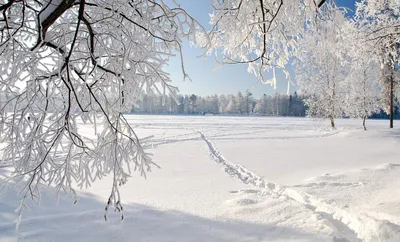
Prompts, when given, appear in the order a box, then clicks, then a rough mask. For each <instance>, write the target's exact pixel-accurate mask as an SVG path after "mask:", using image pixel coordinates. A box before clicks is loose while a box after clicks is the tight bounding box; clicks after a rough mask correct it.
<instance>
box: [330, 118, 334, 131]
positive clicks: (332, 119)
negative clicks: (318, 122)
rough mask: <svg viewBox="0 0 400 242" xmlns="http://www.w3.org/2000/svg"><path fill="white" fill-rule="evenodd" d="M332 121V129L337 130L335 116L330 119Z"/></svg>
mask: <svg viewBox="0 0 400 242" xmlns="http://www.w3.org/2000/svg"><path fill="white" fill-rule="evenodd" d="M330 120H331V128H332V129H335V119H334V118H333V116H331V117H330Z"/></svg>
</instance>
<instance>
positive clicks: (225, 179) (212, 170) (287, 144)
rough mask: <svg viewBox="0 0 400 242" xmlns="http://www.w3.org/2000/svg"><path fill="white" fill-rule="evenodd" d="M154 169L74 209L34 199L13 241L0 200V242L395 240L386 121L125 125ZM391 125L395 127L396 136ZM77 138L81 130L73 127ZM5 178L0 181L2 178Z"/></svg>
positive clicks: (394, 186) (399, 228) (397, 214)
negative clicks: (116, 194)
mask: <svg viewBox="0 0 400 242" xmlns="http://www.w3.org/2000/svg"><path fill="white" fill-rule="evenodd" d="M128 118H129V119H130V120H131V122H132V124H133V125H135V126H136V130H137V132H138V134H139V135H140V136H142V137H145V136H149V135H154V138H152V139H150V140H148V141H147V143H146V144H145V146H146V147H147V149H148V151H150V152H151V153H153V154H154V155H153V160H154V161H155V162H156V163H157V164H158V165H160V166H161V169H154V170H153V171H152V172H151V173H149V174H148V178H147V180H145V179H143V178H142V177H140V176H139V175H138V174H133V176H132V177H131V179H130V180H129V182H128V183H127V184H126V185H125V186H124V187H122V189H121V191H122V201H123V203H124V210H125V213H124V215H125V219H124V220H123V221H122V222H121V221H120V220H119V214H118V213H114V212H111V213H110V216H109V219H108V221H105V220H104V217H103V214H104V207H105V203H106V200H107V197H108V195H109V191H110V187H111V181H110V179H108V178H105V179H103V180H101V181H99V182H96V183H95V184H94V185H93V186H92V187H91V188H89V189H87V190H85V191H81V192H80V193H79V195H80V201H79V202H78V203H77V204H73V201H72V199H71V198H69V197H66V196H61V197H60V199H59V201H57V199H56V197H55V195H54V192H53V191H52V190H51V189H46V190H43V194H42V202H41V204H40V206H37V205H34V204H32V205H31V206H30V207H31V211H29V212H25V213H24V214H23V218H22V222H21V225H20V228H19V231H18V232H15V220H16V214H15V212H14V210H15V208H16V206H18V204H19V201H20V199H21V198H20V197H18V196H17V195H16V192H15V191H14V190H12V189H11V188H10V189H9V190H6V191H3V192H2V193H1V194H0V241H2V242H3V241H134V242H139V241H149V242H153V241H154V242H166V241H171V242H191V241H207V242H211V241H226V242H228V241H229V242H232V241H244V242H256V241H296V242H297V241H316V242H317V241H318V242H321V241H337V242H338V241H368V242H379V241H390V242H399V241H400V149H399V147H400V130H399V129H395V130H389V129H388V128H387V126H388V121H377V120H369V121H368V123H367V124H368V128H369V130H368V131H366V132H364V131H363V130H362V127H361V121H359V120H339V121H338V123H337V126H338V129H337V130H330V129H329V124H328V122H325V121H320V120H312V119H296V118H261V117H260V118H257V117H204V116H201V117H200V116H199V117H192V116H128ZM399 125H400V123H399V122H397V123H395V126H399ZM82 129H87V130H88V132H89V129H88V128H87V126H86V125H82ZM5 173H6V170H5V169H3V170H0V174H5Z"/></svg>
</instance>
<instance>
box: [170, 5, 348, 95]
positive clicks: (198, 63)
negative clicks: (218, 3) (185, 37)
mask: <svg viewBox="0 0 400 242" xmlns="http://www.w3.org/2000/svg"><path fill="white" fill-rule="evenodd" d="M176 1H177V2H178V3H179V4H181V7H182V8H184V9H185V10H186V11H187V12H188V13H189V14H190V15H192V16H193V17H194V18H196V19H197V20H198V21H199V22H200V23H201V24H202V25H203V26H204V27H206V28H207V29H208V28H209V27H210V25H209V13H211V12H212V8H211V4H212V3H213V0H176ZM355 1H356V0H336V3H337V4H338V5H339V6H343V7H347V8H349V9H354V3H355ZM349 14H350V15H351V12H350V13H349ZM202 53H203V52H202V50H201V49H197V48H194V47H190V46H189V44H188V43H187V42H185V43H184V45H183V54H184V64H185V68H186V72H187V73H188V74H189V76H190V78H191V79H192V82H190V81H183V75H182V71H181V66H180V60H179V58H173V59H172V61H171V62H170V65H169V66H168V67H166V68H165V70H166V71H168V72H169V73H170V74H171V78H172V80H173V85H175V86H177V87H178V88H179V90H180V93H182V94H196V95H200V96H206V95H214V94H236V93H237V92H239V91H241V92H245V91H246V90H247V89H248V90H249V91H250V92H252V93H253V95H254V96H255V97H257V98H258V97H260V96H262V95H263V94H264V93H265V94H273V93H275V92H281V93H286V88H287V80H286V79H285V77H284V75H283V74H282V73H278V74H277V79H278V84H277V89H276V90H274V88H273V87H271V86H270V85H265V84H257V79H256V78H255V77H254V76H253V75H252V74H249V73H248V72H247V66H246V65H229V66H223V67H222V68H221V69H219V70H215V67H216V63H215V61H214V60H213V59H212V58H210V57H208V58H205V59H204V58H198V56H200V55H201V54H202ZM267 78H268V76H267ZM295 88H296V87H294V86H291V90H292V92H293V91H294V90H295Z"/></svg>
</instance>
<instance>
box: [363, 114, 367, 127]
mask: <svg viewBox="0 0 400 242" xmlns="http://www.w3.org/2000/svg"><path fill="white" fill-rule="evenodd" d="M366 119H367V116H365V115H364V117H363V127H364V130H365V131H367V126H365V120H366Z"/></svg>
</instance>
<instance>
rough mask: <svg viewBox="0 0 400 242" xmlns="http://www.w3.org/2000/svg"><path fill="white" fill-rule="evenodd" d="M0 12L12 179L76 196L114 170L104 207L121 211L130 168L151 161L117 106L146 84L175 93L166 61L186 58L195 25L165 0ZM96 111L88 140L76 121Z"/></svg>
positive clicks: (30, 189)
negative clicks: (78, 190) (122, 188)
mask: <svg viewBox="0 0 400 242" xmlns="http://www.w3.org/2000/svg"><path fill="white" fill-rule="evenodd" d="M0 11H1V13H2V15H1V17H0V53H1V55H0V92H1V93H0V94H1V96H2V97H6V98H5V100H3V102H2V103H1V106H0V110H1V112H0V115H1V116H0V118H1V126H0V142H1V143H4V144H6V147H5V148H4V150H3V157H2V161H1V162H9V163H11V164H12V167H13V169H14V171H13V173H12V176H11V177H10V178H9V180H13V181H16V182H17V183H20V184H22V185H21V190H20V193H21V195H22V196H23V198H24V199H25V198H28V197H31V198H32V199H33V200H35V201H39V200H40V187H41V185H48V186H53V187H55V188H56V189H57V191H58V192H59V191H63V192H67V193H70V194H72V195H73V196H76V194H75V191H74V189H73V187H74V186H77V187H80V188H82V187H87V186H90V184H91V183H92V182H94V181H95V180H97V179H101V178H102V177H104V176H107V175H111V176H112V177H113V184H112V188H111V192H110V197H109V200H108V203H107V207H106V212H107V210H108V208H109V206H114V207H115V209H116V210H118V211H120V212H122V205H121V196H120V193H119V186H121V185H123V184H124V183H126V181H127V179H128V178H129V176H130V174H131V172H133V170H137V171H139V172H140V174H141V175H143V176H145V175H146V172H147V171H150V170H151V168H152V167H153V166H157V165H156V164H154V163H153V162H152V160H151V159H150V156H149V154H148V153H147V152H146V151H145V150H144V148H143V147H142V146H141V140H140V138H139V137H138V136H137V135H136V134H135V131H134V130H133V129H132V127H131V126H130V123H129V120H127V119H126V118H125V116H124V114H123V113H124V112H127V111H129V110H130V109H131V107H132V104H133V103H134V102H135V101H137V99H138V98H140V94H141V92H142V91H143V90H147V91H154V92H158V93H166V92H170V93H172V94H174V93H175V91H176V90H177V89H176V88H175V87H174V86H172V85H171V80H170V78H169V75H168V73H165V72H164V71H163V70H162V67H163V66H165V64H167V62H168V60H169V58H170V56H172V55H173V54H174V52H176V51H178V52H179V53H180V56H181V57H182V54H181V38H189V39H192V40H193V38H194V33H195V32H197V31H202V30H201V26H200V25H199V24H198V23H197V22H196V21H195V20H194V19H193V18H191V17H190V16H189V15H188V14H187V13H186V12H185V11H184V10H183V9H181V8H180V7H175V8H171V7H169V6H168V5H166V3H164V1H162V0H140V1H139V0H132V1H125V0H107V1H106V0H79V1H78V0H39V1H38V0H24V1H16V0H8V1H1V5H0ZM206 45H207V44H206ZM182 71H183V73H184V76H185V77H186V76H187V74H186V72H185V69H184V66H183V64H182ZM95 118H96V119H97V121H99V122H101V124H100V125H99V130H98V133H97V136H96V137H95V138H94V139H89V138H88V137H85V135H84V133H83V131H82V130H80V129H79V124H81V123H82V122H84V123H86V122H93V120H94V119H95ZM24 199H23V200H24ZM21 207H23V206H21ZM121 214H122V213H121Z"/></svg>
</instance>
